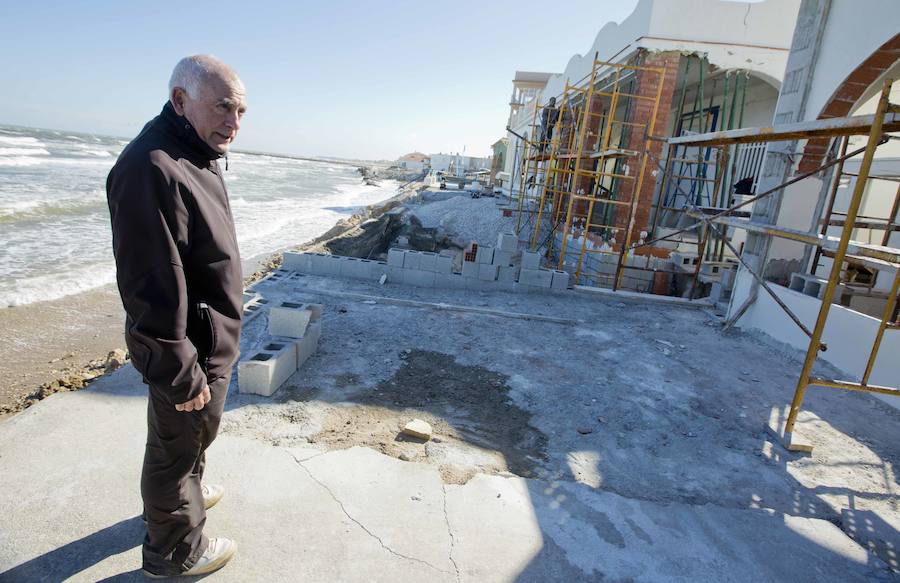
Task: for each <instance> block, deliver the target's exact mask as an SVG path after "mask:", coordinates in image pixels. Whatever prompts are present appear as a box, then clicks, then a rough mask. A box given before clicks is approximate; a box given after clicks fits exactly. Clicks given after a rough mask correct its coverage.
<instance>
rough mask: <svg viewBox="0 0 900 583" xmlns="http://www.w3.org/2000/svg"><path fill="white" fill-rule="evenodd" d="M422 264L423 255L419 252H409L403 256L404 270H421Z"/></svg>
mask: <svg viewBox="0 0 900 583" xmlns="http://www.w3.org/2000/svg"><path fill="white" fill-rule="evenodd" d="M421 264H422V254H421V253H419V252H418V251H407V252H406V253H405V255H404V256H403V269H419V266H420V265H421Z"/></svg>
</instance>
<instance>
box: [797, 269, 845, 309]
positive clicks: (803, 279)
mask: <svg viewBox="0 0 900 583" xmlns="http://www.w3.org/2000/svg"><path fill="white" fill-rule="evenodd" d="M827 285H828V280H827V279H825V278H822V277H818V276H816V275H812V274H809V273H799V272H798V273H792V274H791V282H790V285H789V287H790V289H792V290H794V291H798V292H800V293H802V294H803V295H807V296H812V297H814V298H819V299H820V300H821V299H822V298H823V297H824V296H825V287H826V286H827ZM846 291H847V286H846V285H844V284H843V283H839V284H838V285H837V287H836V288H835V290H834V297H833V298H832V299H831V303H833V304H840V303H841V299H842V298H843V297H844V292H846Z"/></svg>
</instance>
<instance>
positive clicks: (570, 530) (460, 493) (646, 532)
mask: <svg viewBox="0 0 900 583" xmlns="http://www.w3.org/2000/svg"><path fill="white" fill-rule="evenodd" d="M447 515H448V517H449V521H450V529H451V532H453V535H454V545H453V556H454V558H455V560H456V562H457V564H459V565H473V566H474V569H469V570H465V571H463V576H462V579H461V580H463V581H508V580H509V578H508V575H507V574H508V573H510V572H516V573H518V576H517V577H516V579H515V580H516V581H600V580H612V581H724V580H727V581H786V580H803V581H810V582H812V581H825V580H831V581H850V580H862V579H864V578H865V577H867V576H871V575H875V574H876V573H875V572H874V571H873V570H870V567H869V563H870V561H871V556H870V555H869V554H868V553H867V552H866V551H865V549H863V548H861V547H860V546H859V545H857V544H856V543H854V542H853V541H852V540H850V539H849V538H848V537H847V536H846V535H844V533H843V532H841V531H840V529H838V528H837V527H835V526H834V525H832V524H830V523H828V522H826V521H823V520H819V519H810V518H800V517H794V516H784V515H779V514H776V513H773V512H770V511H765V510H734V509H726V508H721V507H715V506H702V507H691V506H688V505H684V504H672V505H664V504H657V503H654V502H647V501H639V500H630V499H627V498H623V497H621V496H618V495H616V494H613V493H610V492H602V491H596V490H594V489H591V488H588V487H585V486H583V485H576V484H572V483H571V482H556V483H551V484H547V483H544V482H539V481H531V480H524V479H522V478H504V477H500V476H485V475H478V476H475V477H474V478H473V479H472V480H470V481H469V482H468V483H467V484H466V485H464V486H447ZM485 516H490V517H491V521H490V528H484V525H479V524H478V521H479V520H478V517H485ZM511 540H515V541H516V544H510V541H511ZM787 549H792V551H787ZM786 551H787V552H786ZM799 564H803V565H804V568H802V569H798V566H799ZM885 576H886V574H885ZM795 577H797V578H799V579H794V578H795Z"/></svg>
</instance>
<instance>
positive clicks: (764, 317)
mask: <svg viewBox="0 0 900 583" xmlns="http://www.w3.org/2000/svg"><path fill="white" fill-rule="evenodd" d="M751 279H752V276H751V275H750V274H748V273H747V272H746V271H744V270H741V271H740V273H739V274H738V279H737V281H736V284H735V289H734V293H733V295H734V299H733V300H732V302H733V303H732V305H733V306H739V305H741V304H742V303H743V299H744V298H745V297H746V296H747V292H748V290H749V289H750V281H751ZM772 288H773V289H774V290H775V292H776V293H777V294H778V297H779V298H780V299H781V300H782V301H783V302H784V303H785V304H787V306H788V307H789V308H790V309H791V311H793V312H794V313H795V314H796V315H797V317H798V318H800V321H801V322H803V323H804V325H806V326H807V327H808V328H809V329H810V330H812V328H813V326H815V323H816V318H817V317H818V314H819V307H820V306H821V302H820V301H819V300H818V299H816V298H813V297H810V296H807V295H803V294H802V293H800V292H795V291H791V290H789V289H787V288H785V287H781V286H779V285H772ZM737 326H738V327H739V328H743V329H753V330H759V331H761V332H764V333H765V334H768V335H769V336H771V337H772V338H774V339H775V340H778V341H779V342H783V343H785V344H788V345H790V346H793V347H794V348H797V349H798V350H801V351H804V352H805V351H806V348H807V347H808V346H809V338H808V337H807V336H806V335H805V334H804V333H803V332H802V331H801V330H800V329H799V328H798V327H797V325H796V324H794V322H793V321H791V319H790V318H789V317H788V316H787V314H785V313H784V311H783V310H782V309H781V307H779V306H778V304H777V303H775V300H773V299H772V297H771V296H769V294H767V293H766V291H765V290H763V289H760V290H759V297H758V298H757V300H756V302H755V303H754V304H753V306H752V307H751V308H750V309H749V310H747V313H746V314H744V317H743V318H741V319H740V320H739V321H738V324H737ZM877 329H878V319H876V318H873V317H871V316H866V315H864V314H860V313H859V312H854V311H853V310H850V309H849V308H845V307H843V306H837V305H834V306H832V307H831V311H830V313H829V316H828V321H827V323H826V325H825V331H824V334H823V336H822V341H823V342H824V343H825V344H827V345H828V350H827V351H825V352H820V353H819V358H820V359H821V360H824V361H826V362H828V363H830V364H832V365H834V366H836V367H837V368H839V369H841V370H842V371H844V372H845V373H846V374H847V377H846V378H844V379H842V380H851V381H859V380H860V377H861V376H862V374H863V371H864V370H865V368H866V362H867V361H868V358H869V351H870V348H871V346H872V342H873V341H874V339H875V333H876V331H877ZM878 354H879V356H878V359H877V360H876V361H875V368H874V369H873V370H872V376H871V378H870V379H869V383H870V384H874V385H883V386H897V383H898V381H900V359H898V358H897V355H900V334H898V333H897V332H890V331H889V332H886V333H885V335H884V339H883V340H882V343H881V349H880V350H879V352H878ZM799 376H800V365H799V364H798V365H797V370H796V373H795V377H794V378H798V377H799ZM834 390H838V389H826V388H819V387H815V388H811V389H810V390H809V391H807V393H806V399H815V398H816V393H817V392H818V391H834ZM876 396H877V397H879V398H881V399H882V400H884V401H885V402H886V403H889V404H891V405H892V406H894V407H896V408H900V400H898V399H897V398H896V397H890V396H887V395H876ZM792 397H793V395H785V402H790V400H791V398H792Z"/></svg>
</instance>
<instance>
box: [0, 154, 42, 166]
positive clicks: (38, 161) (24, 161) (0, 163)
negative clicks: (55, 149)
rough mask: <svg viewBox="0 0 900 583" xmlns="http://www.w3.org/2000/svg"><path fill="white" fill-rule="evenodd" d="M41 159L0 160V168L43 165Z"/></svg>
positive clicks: (18, 157)
mask: <svg viewBox="0 0 900 583" xmlns="http://www.w3.org/2000/svg"><path fill="white" fill-rule="evenodd" d="M43 163H44V160H42V159H41V158H32V157H30V156H16V157H14V158H0V166H37V165H39V164H43Z"/></svg>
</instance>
